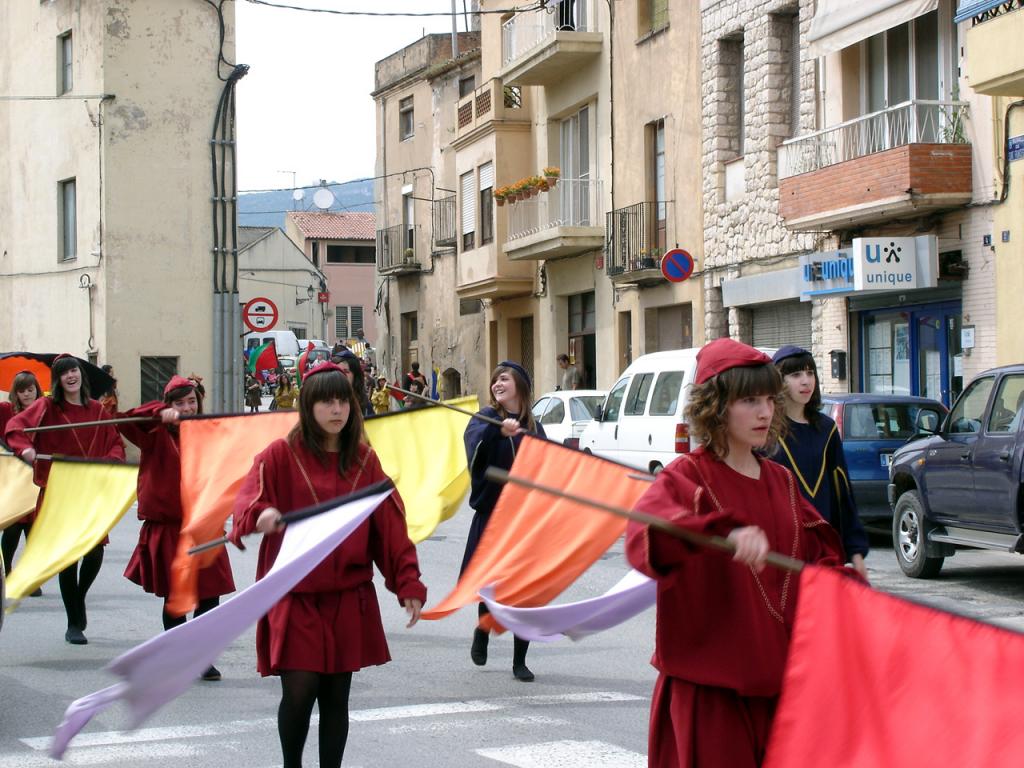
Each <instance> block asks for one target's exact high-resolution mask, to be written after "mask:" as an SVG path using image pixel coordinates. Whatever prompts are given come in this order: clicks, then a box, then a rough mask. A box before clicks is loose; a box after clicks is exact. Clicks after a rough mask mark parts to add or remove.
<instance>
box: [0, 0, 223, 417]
mask: <svg viewBox="0 0 1024 768" xmlns="http://www.w3.org/2000/svg"><path fill="white" fill-rule="evenodd" d="M223 11H224V16H223V23H224V44H223V49H221V48H220V46H219V30H218V23H219V20H218V14H217V10H216V8H212V7H211V6H210V5H207V4H203V3H195V2H187V1H186V0H170V1H168V0H132V1H131V2H127V1H126V0H104V1H103V2H84V1H83V0H52V1H50V2H42V3H40V2H33V3H3V4H0V93H2V94H4V95H5V96H8V97H10V98H8V99H5V100H4V101H0V303H2V304H3V306H4V307H7V308H8V311H6V312H3V313H2V316H0V347H3V348H4V349H7V350H12V349H14V350H20V349H25V350H33V351H39V352H70V353H72V354H75V355H78V356H80V357H82V358H88V359H92V360H96V361H98V362H100V363H111V364H112V365H113V366H114V368H115V370H116V371H117V375H118V380H119V387H120V392H121V401H122V402H123V403H125V404H127V405H131V404H134V403H138V402H139V401H140V400H141V399H146V398H149V397H152V396H154V395H157V394H159V393H160V392H162V388H163V384H164V383H165V382H166V381H167V379H168V378H169V377H170V376H171V375H172V374H174V373H176V372H184V373H189V372H193V371H194V372H196V373H199V374H200V375H203V376H205V377H206V381H207V384H208V385H210V386H208V389H213V390H214V391H213V394H214V395H215V396H217V395H221V394H223V393H221V392H219V391H218V390H219V389H220V386H219V383H220V382H219V381H218V379H217V376H216V375H214V374H217V373H221V372H223V369H218V370H214V369H215V363H214V357H215V346H216V342H215V331H214V327H213V326H214V320H213V316H214V303H215V300H214V296H213V292H214V286H213V285H212V284H211V273H212V272H213V271H214V270H213V268H212V262H213V260H214V258H215V256H213V255H211V250H212V249H213V248H214V247H215V245H214V238H215V235H214V232H215V229H214V228H215V226H216V225H215V223H214V221H212V220H211V219H212V217H211V203H210V200H211V197H212V196H214V195H215V194H217V193H215V192H214V190H212V188H211V180H210V178H211V176H210V168H211V159H210V139H211V133H210V130H211V128H210V126H211V124H212V123H213V122H214V116H215V113H216V111H217V105H218V101H219V99H220V97H221V94H222V92H223V90H224V88H225V85H224V83H223V82H222V81H221V80H220V79H219V78H218V68H219V64H218V57H219V55H220V54H221V53H223V55H224V57H225V58H226V59H227V60H229V61H230V60H233V58H234V17H233V13H234V12H233V6H232V5H231V4H230V3H229V4H227V5H225V6H224V8H223ZM230 71H231V68H230V67H221V69H220V74H221V75H223V76H225V77H228V76H229V75H228V73H229V72H230ZM232 175H233V171H230V170H229V178H230V177H231V176H232ZM229 194H230V193H229ZM225 221H229V222H230V224H229V226H230V228H231V230H232V231H233V227H234V218H233V215H231V216H226V218H225ZM231 255H232V254H225V255H224V256H225V257H230V256H231ZM228 290H230V288H229V289H228ZM14 308H20V309H18V310H15V309H14ZM236 310H237V307H236ZM236 314H237V312H236ZM239 359H240V354H239Z"/></svg>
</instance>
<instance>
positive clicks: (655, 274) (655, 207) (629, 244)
mask: <svg viewBox="0 0 1024 768" xmlns="http://www.w3.org/2000/svg"><path fill="white" fill-rule="evenodd" d="M670 205H671V203H669V202H664V201H663V202H655V201H647V202H643V203H636V204H635V205H629V206H626V207H625V208H618V209H616V210H614V211H610V212H609V213H608V241H607V243H606V244H605V273H606V274H607V275H608V278H609V279H610V280H611V281H612V282H613V283H634V284H638V285H656V284H662V283H664V282H665V278H664V277H663V276H662V274H661V257H662V256H663V255H664V254H665V249H666V244H667V242H668V237H667V229H666V227H667V222H668V220H669V218H670V216H669V207H670Z"/></svg>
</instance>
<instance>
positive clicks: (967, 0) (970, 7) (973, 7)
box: [953, 0, 1006, 24]
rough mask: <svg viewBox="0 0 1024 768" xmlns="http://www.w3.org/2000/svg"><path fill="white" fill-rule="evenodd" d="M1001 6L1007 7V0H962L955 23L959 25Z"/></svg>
mask: <svg viewBox="0 0 1024 768" xmlns="http://www.w3.org/2000/svg"><path fill="white" fill-rule="evenodd" d="M1000 5H1006V0H960V7H959V8H957V10H956V16H954V17H953V21H955V22H956V23H957V24H959V23H960V22H961V21H967V20H968V19H973V18H974V17H975V16H980V15H981V14H983V13H985V12H986V11H991V10H992V9H993V8H996V7H998V6H1000Z"/></svg>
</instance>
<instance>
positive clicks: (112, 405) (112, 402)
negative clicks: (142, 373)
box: [99, 363, 117, 416]
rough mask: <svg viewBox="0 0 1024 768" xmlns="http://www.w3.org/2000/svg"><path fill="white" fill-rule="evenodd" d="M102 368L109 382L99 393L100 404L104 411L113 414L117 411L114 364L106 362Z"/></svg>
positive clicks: (109, 414)
mask: <svg viewBox="0 0 1024 768" xmlns="http://www.w3.org/2000/svg"><path fill="white" fill-rule="evenodd" d="M102 370H103V372H104V373H105V374H107V375H108V376H109V377H110V381H111V384H110V388H109V389H107V391H106V392H101V393H100V398H99V399H100V405H101V406H102V407H103V411H104V413H106V414H107V415H108V416H113V415H114V414H115V413H117V379H115V378H114V366H112V365H110V364H109V363H108V364H106V365H104V366H102Z"/></svg>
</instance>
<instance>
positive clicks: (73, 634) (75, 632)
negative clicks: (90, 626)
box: [64, 627, 89, 645]
mask: <svg viewBox="0 0 1024 768" xmlns="http://www.w3.org/2000/svg"><path fill="white" fill-rule="evenodd" d="M64 639H65V640H67V641H68V642H69V643H71V644H72V645H88V644H89V641H88V640H87V639H86V637H85V635H84V634H83V633H82V630H80V629H79V628H78V627H68V631H67V632H65V633H64Z"/></svg>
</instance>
